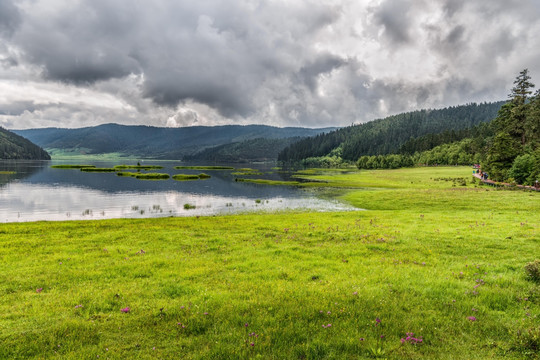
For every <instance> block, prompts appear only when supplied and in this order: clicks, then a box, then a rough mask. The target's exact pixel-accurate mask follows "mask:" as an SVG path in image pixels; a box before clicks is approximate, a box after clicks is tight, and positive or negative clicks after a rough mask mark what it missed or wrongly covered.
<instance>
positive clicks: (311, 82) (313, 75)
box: [299, 54, 346, 91]
mask: <svg viewBox="0 0 540 360" xmlns="http://www.w3.org/2000/svg"><path fill="white" fill-rule="evenodd" d="M345 64H346V61H345V59H342V58H340V57H338V56H335V55H332V54H322V55H320V56H319V57H318V58H317V59H315V61H313V62H310V63H307V64H305V65H304V66H303V67H302V68H301V69H300V72H299V74H300V78H301V79H302V82H303V83H304V84H306V85H307V86H308V87H309V88H310V89H311V91H314V90H315V89H316V88H317V80H318V78H319V75H321V74H325V73H329V72H331V71H332V70H334V69H337V68H339V67H341V66H343V65H345Z"/></svg>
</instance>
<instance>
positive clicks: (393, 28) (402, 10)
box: [373, 0, 413, 46]
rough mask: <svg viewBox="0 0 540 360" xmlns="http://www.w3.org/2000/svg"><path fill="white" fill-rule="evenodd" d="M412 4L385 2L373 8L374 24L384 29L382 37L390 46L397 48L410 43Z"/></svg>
mask: <svg viewBox="0 0 540 360" xmlns="http://www.w3.org/2000/svg"><path fill="white" fill-rule="evenodd" d="M411 5H412V3H411V2H410V1H406V0H385V1H383V2H382V3H381V4H380V5H379V6H377V7H376V8H374V11H373V17H374V19H375V22H376V24H378V25H380V26H382V27H383V28H384V33H383V37H384V38H385V39H387V41H389V42H390V44H391V46H399V45H402V44H406V43H409V42H411V41H412V38H411V34H410V33H409V32H410V25H411V23H410V19H409V16H413V15H412V14H411V12H410V9H411Z"/></svg>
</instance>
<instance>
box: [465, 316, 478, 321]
mask: <svg viewBox="0 0 540 360" xmlns="http://www.w3.org/2000/svg"><path fill="white" fill-rule="evenodd" d="M467 319H468V320H470V321H476V318H475V317H474V316H469V317H467Z"/></svg>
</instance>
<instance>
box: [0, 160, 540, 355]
mask: <svg viewBox="0 0 540 360" xmlns="http://www.w3.org/2000/svg"><path fill="white" fill-rule="evenodd" d="M468 173H469V169H468V168H434V169H406V170H399V171H398V170H395V171H394V170H392V171H370V172H368V171H365V172H364V171H362V172H358V173H354V174H341V175H329V174H326V175H316V174H314V175H310V176H314V177H316V179H317V180H324V181H327V182H328V183H334V184H336V185H337V188H343V187H362V190H354V191H347V192H345V191H342V192H341V195H340V196H341V197H342V198H343V199H344V200H346V201H349V202H350V203H353V204H355V205H357V206H359V207H361V208H364V209H367V211H358V212H345V213H310V212H285V213H278V214H249V215H234V216H218V217H214V216H212V217H192V218H158V219H156V218H153V219H142V220H130V219H124V220H101V221H73V222H37V223H24V224H19V223H13V224H3V225H2V226H1V227H0V260H1V261H0V276H1V279H2V281H0V299H1V300H0V358H1V359H4V358H5V359H16V358H35V359H41V358H54V359H81V358H94V359H95V358H97V356H99V357H100V358H110V359H127V358H129V359H131V358H138V359H153V358H177V357H182V358H187V359H250V358H262V359H369V358H387V359H486V358H490V359H493V358H499V359H538V348H539V345H540V336H539V334H540V328H539V325H538V324H539V319H538V316H539V313H540V290H539V285H538V284H537V283H536V282H534V281H531V280H530V279H529V277H528V276H527V273H526V272H525V271H524V267H525V265H527V264H528V263H531V262H534V260H535V257H537V254H538V249H539V247H540V230H539V229H540V223H539V219H538V214H539V213H540V201H539V200H540V198H539V196H540V194H537V193H529V192H522V191H501V190H496V189H493V188H487V187H483V186H476V187H475V185H474V184H471V183H467V185H466V186H464V187H452V182H447V181H435V180H433V179H434V178H436V177H463V176H466V174H468ZM186 205H189V204H186ZM125 309H129V310H127V311H123V310H125ZM410 333H413V334H414V338H415V339H418V338H420V337H421V338H422V342H421V343H417V342H413V341H409V340H405V341H401V339H407V338H412V336H410V335H409V334H410Z"/></svg>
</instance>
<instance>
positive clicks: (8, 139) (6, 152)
mask: <svg viewBox="0 0 540 360" xmlns="http://www.w3.org/2000/svg"><path fill="white" fill-rule="evenodd" d="M0 159H6V160H50V159H51V157H50V156H49V154H48V153H47V152H46V151H45V150H43V149H42V148H40V147H39V146H37V145H36V144H34V143H32V142H31V141H29V140H27V139H25V138H23V137H22V136H19V135H17V134H15V133H13V132H11V131H8V130H6V129H3V128H1V127H0Z"/></svg>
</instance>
